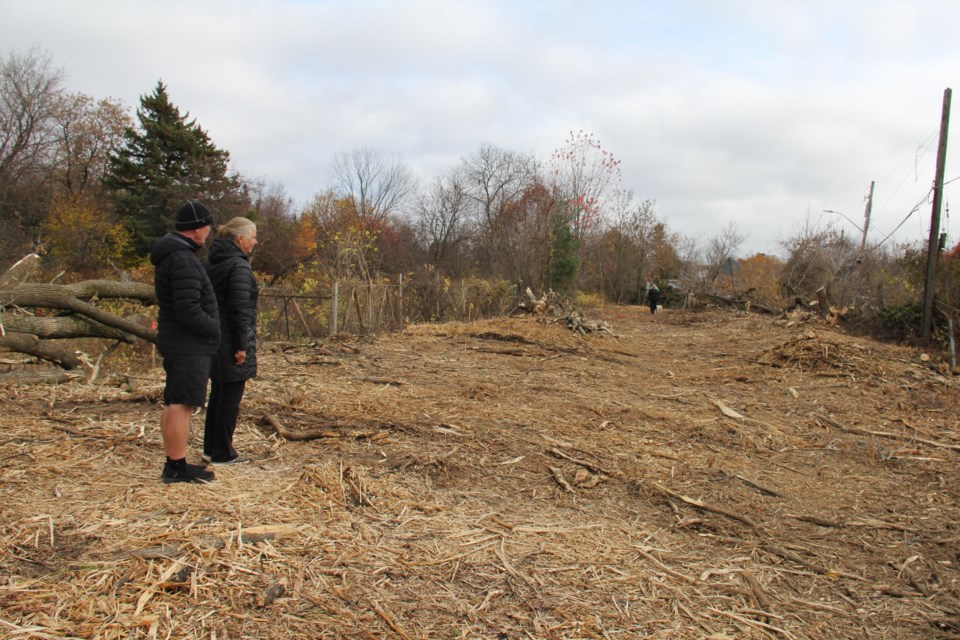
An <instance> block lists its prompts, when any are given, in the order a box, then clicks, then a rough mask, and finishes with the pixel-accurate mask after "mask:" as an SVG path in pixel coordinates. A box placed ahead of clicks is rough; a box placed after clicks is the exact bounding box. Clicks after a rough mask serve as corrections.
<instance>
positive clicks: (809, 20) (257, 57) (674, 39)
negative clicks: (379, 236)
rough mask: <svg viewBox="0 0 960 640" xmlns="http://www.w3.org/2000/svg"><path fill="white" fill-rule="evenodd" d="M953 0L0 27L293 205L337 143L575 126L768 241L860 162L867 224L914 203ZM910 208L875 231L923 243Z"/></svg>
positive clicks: (558, 135)
mask: <svg viewBox="0 0 960 640" xmlns="http://www.w3.org/2000/svg"><path fill="white" fill-rule="evenodd" d="M954 4H955V3H947V2H937V1H920V2H906V1H905V0H900V1H882V2H869V3H868V2H861V1H857V2H845V3H835V2H828V1H827V0H811V1H810V2H806V3H803V4H802V5H801V4H799V3H796V4H794V3H789V5H790V6H785V5H784V4H783V3H769V2H760V1H759V0H757V1H749V0H739V1H735V2H725V3H715V2H706V1H705V0H704V1H693V0H687V1H683V2H676V3H670V4H669V6H666V5H661V3H653V2H639V3H624V2H615V1H613V0H598V1H596V2H591V3H582V2H577V3H575V2H572V1H568V0H556V1H555V2H547V3H523V2H519V3H517V2H507V1H506V0H503V1H499V2H498V1H482V2H481V1H479V0H477V1H473V2H471V1H459V0H422V1H412V0H409V1H403V0H383V1H380V2H363V3H358V2H346V1H340V0H337V1H317V2H306V1H299V2H297V1H293V0H285V1H278V2H272V3H261V2H255V1H254V0H243V1H240V2H233V3H229V4H228V3H222V2H215V1H212V0H211V1H206V2H202V1H201V2H186V1H185V0H183V1H182V0H173V1H170V2H166V3H131V2H124V1H120V0H109V1H108V0H91V1H88V2H84V3H75V2H69V1H65V0H5V1H4V3H3V13H4V20H3V21H2V22H0V42H3V43H4V46H5V47H7V50H6V51H4V52H3V53H8V52H9V51H21V52H22V51H26V50H27V49H29V48H30V47H31V46H34V45H36V46H39V47H41V48H43V49H45V50H46V51H48V52H49V53H50V54H51V56H52V57H53V60H54V63H55V64H57V65H60V66H63V67H64V68H65V69H66V70H67V71H68V73H69V84H70V87H71V89H73V90H75V91H82V92H84V93H87V94H90V95H93V96H95V97H107V96H112V97H115V98H119V99H121V100H123V101H124V102H126V103H127V104H128V105H130V106H131V108H133V107H135V106H136V105H137V102H138V99H139V96H140V95H142V94H145V93H149V92H151V91H152V90H153V87H154V86H155V84H156V82H157V80H158V79H162V80H163V81H164V82H165V83H166V84H167V86H168V89H169V91H170V94H171V97H172V99H173V100H174V102H175V103H176V104H177V105H178V106H179V107H180V108H181V109H182V110H185V111H189V112H190V114H191V115H192V116H193V117H195V118H196V119H197V120H198V122H199V123H200V124H201V126H203V127H204V128H205V129H206V130H207V131H208V132H209V133H210V135H211V137H212V138H213V140H214V142H215V143H216V144H217V145H218V146H220V147H221V148H225V149H227V150H229V151H230V152H231V156H232V159H233V164H234V168H235V169H237V170H240V171H241V172H243V173H244V174H245V175H247V176H249V177H258V178H262V179H264V180H267V181H268V182H272V183H281V184H284V185H285V186H286V187H287V189H288V191H289V192H290V193H291V194H292V195H293V196H294V197H295V198H297V199H298V200H300V201H305V200H306V199H308V198H309V197H310V196H311V195H312V194H313V193H314V192H316V191H317V190H320V189H322V188H324V187H325V186H326V185H327V184H328V182H329V175H328V170H329V165H330V162H331V160H332V158H333V156H334V154H335V153H337V152H339V151H345V150H349V149H353V148H356V147H360V146H371V147H376V148H380V149H383V150H384V151H387V152H390V153H399V154H401V155H402V156H403V157H404V158H405V159H406V160H407V161H408V162H409V163H410V164H411V166H412V167H413V168H414V169H415V170H416V171H417V172H418V173H419V174H420V175H421V176H424V177H428V176H430V175H432V174H434V173H437V172H440V171H444V170H446V169H448V168H450V167H452V166H453V165H454V164H455V163H456V162H457V161H458V159H459V158H460V157H461V156H463V155H467V154H469V153H472V152H473V151H475V150H476V149H477V148H479V146H480V145H481V144H483V143H490V144H495V145H498V146H502V147H505V148H509V149H513V150H516V151H523V152H531V153H535V154H537V155H538V156H540V157H541V158H543V159H545V158H547V157H548V156H549V154H550V152H551V151H552V150H554V149H555V148H557V147H558V146H560V145H561V144H562V143H563V142H564V141H565V140H566V138H567V135H568V133H569V132H571V131H577V130H580V129H583V130H585V131H590V132H592V133H594V134H595V135H596V137H597V138H598V139H599V140H600V141H601V143H602V144H603V145H604V147H605V148H606V149H607V150H609V151H611V152H613V153H614V154H615V155H616V157H618V158H619V159H621V160H622V165H621V167H622V171H623V185H624V187H625V188H629V189H632V190H633V191H634V193H635V195H636V196H637V197H638V198H641V199H651V200H655V201H656V202H657V212H658V214H659V215H660V216H661V217H663V218H665V219H666V220H667V222H668V224H669V225H670V227H671V228H673V229H674V230H677V231H680V232H683V233H685V234H688V235H691V236H696V237H700V238H702V239H706V238H709V237H711V236H712V235H715V234H717V233H719V232H720V230H721V229H722V228H723V226H724V225H726V224H727V223H728V222H734V223H736V224H737V225H738V226H739V227H740V228H741V230H742V231H743V232H744V233H747V234H749V240H748V242H747V245H748V246H747V247H745V249H746V250H748V251H774V250H775V249H776V243H777V240H778V239H779V238H782V237H785V236H787V235H790V234H791V233H794V232H795V231H796V230H797V229H798V228H799V227H800V226H802V224H803V223H804V221H805V220H806V218H807V217H808V216H813V217H815V218H816V217H822V219H824V220H830V221H834V222H836V223H837V224H838V226H843V227H844V228H848V229H849V230H850V231H851V232H855V230H854V229H853V228H852V227H850V226H849V225H848V223H846V222H845V221H844V220H843V219H841V218H838V217H836V216H833V218H832V219H831V215H832V214H827V215H825V216H824V214H822V211H823V210H824V209H833V210H837V211H842V212H843V213H845V214H846V215H848V216H849V217H850V218H852V219H853V220H859V219H860V217H861V216H862V208H863V196H864V194H865V193H866V191H867V188H868V186H869V183H870V181H871V180H876V181H877V191H876V203H877V204H876V217H875V221H874V225H873V226H874V229H876V231H875V237H874V238H873V239H874V240H879V239H880V238H881V237H883V236H884V235H886V233H888V232H889V231H891V230H892V229H893V228H894V227H895V226H896V225H897V224H898V223H899V222H900V221H901V220H902V219H903V217H904V216H905V215H906V213H907V212H908V211H909V210H910V209H911V208H912V207H913V206H914V205H915V204H916V203H917V202H918V201H919V200H921V199H922V197H923V196H924V194H925V193H926V192H927V190H928V189H929V187H930V184H931V182H932V178H933V170H934V156H935V145H936V140H935V138H936V136H935V134H936V130H937V128H938V126H939V119H940V101H941V98H942V93H943V90H944V88H946V87H947V86H950V84H951V83H955V81H956V79H957V71H956V70H957V69H960V47H958V46H957V45H955V44H953V42H954V34H953V33H952V30H953V29H954V28H955V27H953V26H951V25H956V24H957V19H958V18H960V6H953V5H954ZM931 17H933V19H931ZM955 120H956V119H955ZM957 140H960V136H956V135H954V136H952V142H951V145H950V149H949V151H948V158H947V159H948V165H947V166H948V170H947V178H948V179H950V178H956V177H958V173H960V169H958V167H960V157H958V153H960V144H958V143H957V142H956V141H957ZM957 184H960V182H957V183H953V184H951V185H948V188H947V192H946V195H947V202H948V203H949V202H950V197H951V196H952V195H955V194H956V188H957V187H956V185H957ZM924 219H926V220H928V219H929V206H926V207H924V208H922V209H921V210H920V211H919V212H918V213H917V214H915V215H914V219H912V220H911V221H910V222H909V223H908V224H906V225H904V227H903V230H902V232H901V233H899V234H898V235H897V236H896V239H898V240H910V241H919V240H922V239H924V237H925V236H924V233H925V232H924V228H925V227H924V222H923V221H924ZM945 224H946V228H947V230H948V231H949V232H950V234H951V237H952V241H956V238H957V236H956V234H957V232H958V228H957V224H956V223H955V222H954V221H953V220H952V219H949V218H948V219H947V220H946V221H945Z"/></svg>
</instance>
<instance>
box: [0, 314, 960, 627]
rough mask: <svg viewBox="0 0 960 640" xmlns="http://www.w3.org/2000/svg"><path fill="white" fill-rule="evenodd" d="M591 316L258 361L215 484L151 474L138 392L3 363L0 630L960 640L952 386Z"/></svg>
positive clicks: (900, 355) (837, 356)
mask: <svg viewBox="0 0 960 640" xmlns="http://www.w3.org/2000/svg"><path fill="white" fill-rule="evenodd" d="M589 314H590V315H591V316H593V317H596V318H597V319H601V320H603V321H605V322H606V323H607V326H608V327H610V329H611V330H612V332H613V333H612V334H607V333H602V334H588V335H586V336H582V335H580V334H578V333H576V332H573V331H570V330H569V329H567V328H565V327H564V326H563V325H562V324H561V323H558V322H550V321H549V320H545V319H543V318H537V317H534V316H528V317H523V318H513V319H498V320H485V321H478V322H472V323H466V324H446V325H418V326H412V327H409V328H408V329H407V330H406V331H404V332H402V333H399V334H392V335H384V336H380V337H378V338H375V339H370V340H359V339H353V340H339V341H338V340H333V341H328V342H326V343H323V344H311V345H289V344H287V345H279V344H275V345H270V344H268V345H263V348H262V354H261V358H260V364H261V372H262V375H261V377H260V378H258V379H257V380H256V381H254V382H252V383H251V384H250V385H249V386H248V392H247V396H246V398H245V400H244V406H243V415H242V418H241V423H240V426H239V429H238V433H237V436H236V444H237V447H238V449H240V450H241V452H242V453H243V454H245V455H248V456H250V457H251V458H252V459H253V461H252V462H251V463H250V464H246V465H239V466H231V467H217V468H216V473H217V477H218V479H217V481H216V482H214V483H211V484H209V485H164V484H162V483H161V482H160V468H161V460H162V457H161V456H162V454H161V451H162V449H161V443H160V434H159V429H158V419H159V405H158V401H159V398H160V391H161V388H162V380H163V376H162V370H161V369H159V368H156V367H155V368H144V367H138V366H136V365H135V363H133V362H128V363H127V364H123V365H121V364H119V363H121V362H126V361H124V360H122V359H121V355H122V354H114V355H113V356H112V357H111V360H115V361H116V362H114V364H112V365H111V364H110V363H109V362H107V363H105V364H104V368H103V369H102V370H101V371H100V375H99V377H98V378H97V380H96V381H95V383H94V384H87V383H86V382H85V380H84V378H82V377H74V378H73V379H67V380H66V381H64V382H62V383H58V384H53V383H47V384H44V383H38V382H36V381H35V380H36V379H37V378H36V376H35V374H36V371H34V370H32V369H31V368H30V366H28V365H7V367H6V368H7V369H8V370H10V372H9V373H6V374H4V375H3V376H0V637H5V638H71V637H75V638H205V639H213V638H216V639H219V640H222V639H225V638H273V639H277V640H279V639H283V638H410V639H412V638H491V639H492V638H496V639H513V638H549V639H552V638H557V639H560V638H570V639H572V638H601V639H611V638H681V639H685V638H711V639H714V640H721V639H730V638H745V639H749V638H786V639H797V640H799V639H804V638H807V639H813V638H816V639H846V638H851V639H852V638H900V639H913V638H916V639H921V638H923V639H929V638H957V637H960V582H958V579H960V572H958V562H960V544H958V543H960V524H958V522H960V504H958V500H960V464H958V463H960V452H958V448H960V429H958V415H960V411H958V410H960V385H958V384H957V381H956V379H954V378H951V377H945V376H944V375H942V374H941V373H939V372H938V371H937V370H935V369H933V368H931V367H930V366H928V363H924V362H921V361H920V359H919V358H918V354H917V353H916V352H915V351H912V350H910V349H907V348H902V347H896V346H891V345H885V344H880V343H877V342H874V341H871V340H868V339H863V338H857V337H851V336H848V335H845V334H843V333H842V331H840V330H839V329H837V328H835V327H827V326H821V325H818V324H816V323H814V322H807V323H804V322H799V323H798V322H796V321H794V322H787V321H786V320H775V319H771V318H769V317H760V316H756V315H747V314H737V313H732V312H723V313H720V312H713V313H711V312H706V313H685V312H678V311H671V310H666V311H665V312H663V313H662V314H658V315H656V316H651V315H649V312H647V311H646V310H644V309H642V308H621V307H606V308H603V309H598V310H592V311H590V312H589ZM111 367H112V368H111ZM28 374H29V375H32V376H34V377H33V379H34V382H26V380H28V378H27V377H25V376H27V375H28ZM278 430H279V431H278ZM280 432H283V433H285V434H286V435H287V436H288V437H283V436H281V435H279V433H280ZM201 434H202V415H201V416H198V417H197V419H196V420H195V424H194V434H193V437H192V440H191V445H192V449H191V455H192V457H193V458H197V456H198V454H199V449H198V447H199V446H200V445H201ZM298 434H299V435H300V436H301V437H300V438H299V439H297V438H294V437H291V436H296V435H298Z"/></svg>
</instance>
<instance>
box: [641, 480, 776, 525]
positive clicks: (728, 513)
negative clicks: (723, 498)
mask: <svg viewBox="0 0 960 640" xmlns="http://www.w3.org/2000/svg"><path fill="white" fill-rule="evenodd" d="M653 486H654V487H656V488H657V489H658V490H659V491H661V492H663V493H665V494H666V495H668V496H670V497H671V498H675V499H677V500H679V501H680V502H683V503H685V504H688V505H690V506H692V507H696V508H697V509H702V510H704V511H710V512H711V513H716V514H719V515H721V516H725V517H727V518H730V519H731V520H736V521H737V522H740V523H741V524H745V525H747V526H748V527H750V528H751V529H758V528H759V525H757V523H756V522H754V521H753V520H751V519H750V518H748V517H747V516H742V515H740V514H739V513H733V512H731V511H727V510H726V509H722V508H720V507H716V506H713V505H710V504H707V503H705V502H703V501H702V500H696V499H694V498H688V497H687V496H684V495H681V494H679V493H676V492H675V491H671V490H670V489H667V488H666V487H664V486H662V485H660V484H657V483H653Z"/></svg>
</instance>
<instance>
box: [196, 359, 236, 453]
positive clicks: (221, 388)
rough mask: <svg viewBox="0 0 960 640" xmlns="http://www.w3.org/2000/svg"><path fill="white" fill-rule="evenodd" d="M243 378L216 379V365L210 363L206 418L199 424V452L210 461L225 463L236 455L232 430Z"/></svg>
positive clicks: (217, 370)
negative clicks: (232, 379) (200, 450)
mask: <svg viewBox="0 0 960 640" xmlns="http://www.w3.org/2000/svg"><path fill="white" fill-rule="evenodd" d="M246 384H247V381H246V380H240V381H239V382H224V381H222V380H220V375H219V366H218V365H217V363H214V365H213V371H212V375H211V377H210V399H209V400H208V401H207V420H206V422H205V423H204V425H203V452H204V453H205V454H206V455H208V456H210V458H211V459H212V460H213V461H214V462H225V461H227V460H232V459H234V458H236V457H237V451H236V449H234V448H233V432H234V431H236V429H237V418H238V417H239V415H240V401H241V400H242V399H243V388H244V387H245V386H246Z"/></svg>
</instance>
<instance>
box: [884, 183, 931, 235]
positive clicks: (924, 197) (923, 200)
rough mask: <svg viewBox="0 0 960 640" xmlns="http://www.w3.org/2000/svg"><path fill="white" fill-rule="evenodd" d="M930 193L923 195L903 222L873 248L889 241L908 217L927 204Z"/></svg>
mask: <svg viewBox="0 0 960 640" xmlns="http://www.w3.org/2000/svg"><path fill="white" fill-rule="evenodd" d="M932 191H933V189H931V190H930V191H927V193H926V194H924V196H923V199H922V200H921V201H920V202H918V203H917V204H916V205H915V206H914V207H913V209H911V210H910V213H908V214H907V215H906V216H905V217H904V218H903V220H901V221H900V224H898V225H897V226H896V227H894V229H893V231H891V232H890V233H888V234H887V236H886V237H885V238H884V239H883V240H881V241H880V242H878V243H877V244H876V245H874V246H875V247H879V246H880V245H882V244H883V243H884V242H886V241H887V240H889V239H890V236H892V235H893V234H895V233H896V232H897V230H898V229H899V228H900V227H902V226H903V225H904V224H905V223H906V222H907V220H909V219H910V216H912V215H913V214H915V213H916V212H917V211H919V210H920V207H922V206H923V205H924V204H925V203H927V202H929V200H930V193H931V192H932Z"/></svg>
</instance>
